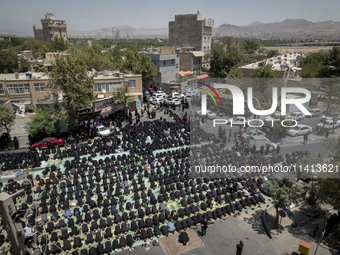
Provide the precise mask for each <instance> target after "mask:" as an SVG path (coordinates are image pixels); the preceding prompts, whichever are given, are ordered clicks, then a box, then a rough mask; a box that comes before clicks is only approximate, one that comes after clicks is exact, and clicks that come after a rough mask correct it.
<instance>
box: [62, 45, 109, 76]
mask: <svg viewBox="0 0 340 255" xmlns="http://www.w3.org/2000/svg"><path fill="white" fill-rule="evenodd" d="M69 54H71V55H76V56H77V57H78V58H80V59H82V61H84V63H85V64H86V66H87V69H88V70H91V69H95V70H96V71H103V70H111V69H112V68H113V66H114V65H113V63H112V62H111V61H110V58H109V54H107V53H104V52H103V47H102V46H101V45H99V44H98V43H96V42H94V43H93V45H92V46H91V47H81V46H73V47H71V48H70V49H69Z"/></svg>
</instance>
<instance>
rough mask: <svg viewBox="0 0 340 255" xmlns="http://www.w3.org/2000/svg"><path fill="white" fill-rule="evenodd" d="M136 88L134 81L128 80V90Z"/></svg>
mask: <svg viewBox="0 0 340 255" xmlns="http://www.w3.org/2000/svg"><path fill="white" fill-rule="evenodd" d="M135 87H136V81H135V80H130V81H129V88H135Z"/></svg>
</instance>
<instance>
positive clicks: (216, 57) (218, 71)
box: [210, 44, 243, 78]
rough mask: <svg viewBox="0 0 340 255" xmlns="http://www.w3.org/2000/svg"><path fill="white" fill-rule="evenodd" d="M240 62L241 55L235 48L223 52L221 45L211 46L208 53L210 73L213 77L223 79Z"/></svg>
mask: <svg viewBox="0 0 340 255" xmlns="http://www.w3.org/2000/svg"><path fill="white" fill-rule="evenodd" d="M242 60H243V55H242V53H241V52H240V51H239V50H238V49H237V48H233V47H231V48H229V49H228V50H225V48H224V46H223V45H221V44H213V47H212V49H211V52H210V71H211V72H212V75H213V76H214V77H223V78H225V77H226V76H227V75H228V73H229V72H230V70H231V69H232V68H233V67H237V65H238V64H239V63H240V62H241V61H242Z"/></svg>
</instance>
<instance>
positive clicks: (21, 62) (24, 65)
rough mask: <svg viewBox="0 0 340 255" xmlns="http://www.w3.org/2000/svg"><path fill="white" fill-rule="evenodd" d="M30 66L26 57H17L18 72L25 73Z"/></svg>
mask: <svg viewBox="0 0 340 255" xmlns="http://www.w3.org/2000/svg"><path fill="white" fill-rule="evenodd" d="M30 68H31V64H30V63H29V62H28V60H27V59H25V58H19V59H18V68H17V70H18V72H20V73H25V72H27V71H29V70H30Z"/></svg>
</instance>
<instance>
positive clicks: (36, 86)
mask: <svg viewBox="0 0 340 255" xmlns="http://www.w3.org/2000/svg"><path fill="white" fill-rule="evenodd" d="M34 91H35V92H44V91H46V87H45V84H44V83H34Z"/></svg>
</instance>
